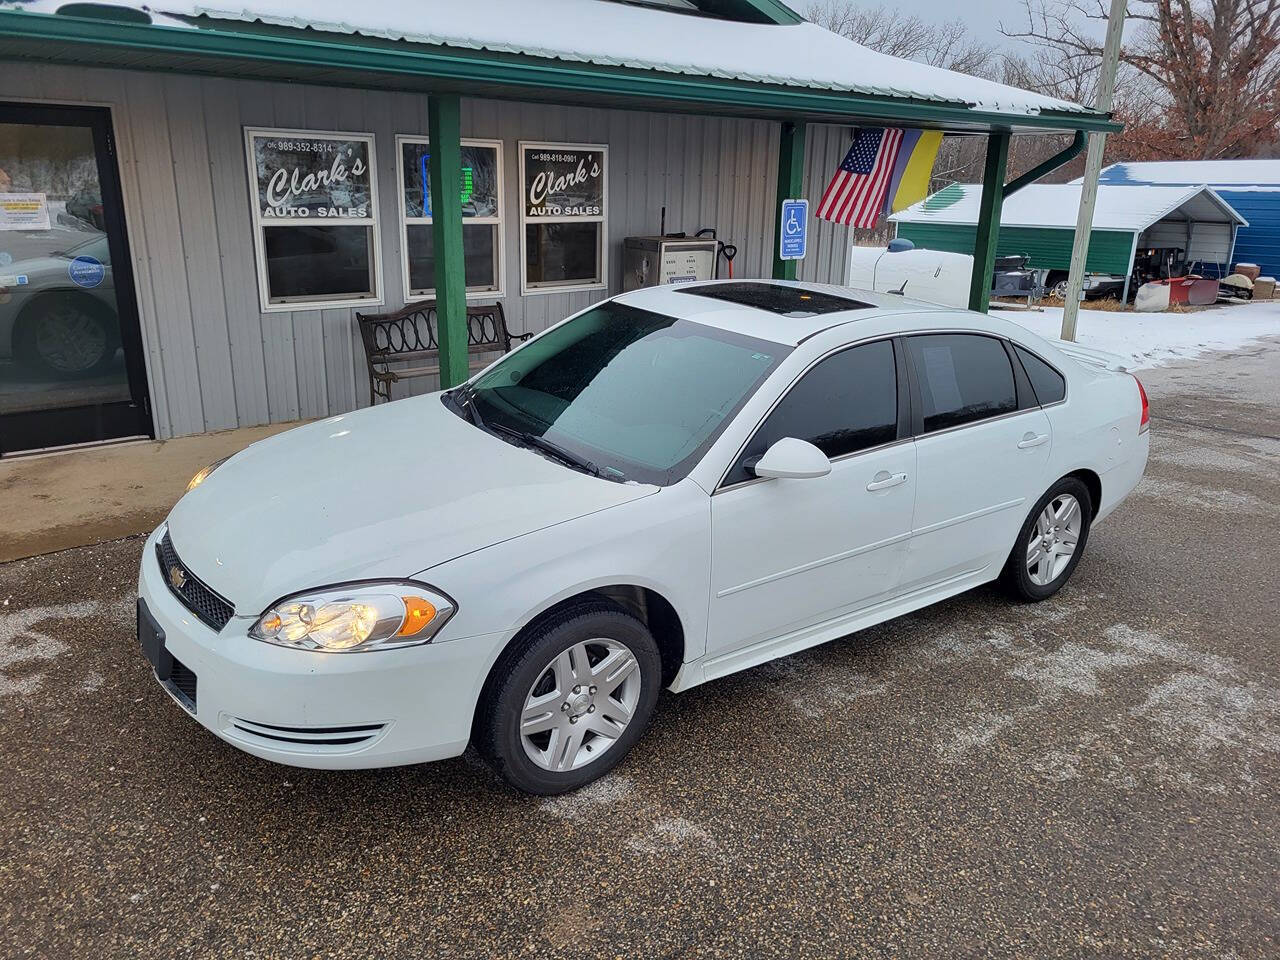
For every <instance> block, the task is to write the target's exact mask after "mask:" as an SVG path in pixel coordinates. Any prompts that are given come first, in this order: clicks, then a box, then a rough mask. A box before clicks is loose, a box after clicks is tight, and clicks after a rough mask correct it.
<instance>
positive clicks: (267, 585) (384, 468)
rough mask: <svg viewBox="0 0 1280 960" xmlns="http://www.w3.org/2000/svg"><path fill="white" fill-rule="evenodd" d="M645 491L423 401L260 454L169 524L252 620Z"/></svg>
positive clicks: (235, 466) (202, 492)
mask: <svg viewBox="0 0 1280 960" xmlns="http://www.w3.org/2000/svg"><path fill="white" fill-rule="evenodd" d="M657 490H658V488H657V487H654V486H649V485H644V484H631V483H616V482H614V481H611V480H602V479H599V478H598V477H592V476H589V475H587V474H584V473H580V472H579V471H576V470H572V469H570V468H568V467H566V466H563V465H562V464H560V463H557V462H554V461H552V460H548V459H546V458H545V457H543V456H542V455H540V454H538V453H535V452H533V451H531V450H528V449H525V448H522V447H516V446H513V445H512V444H509V443H507V442H505V441H503V440H500V439H498V438H497V437H495V436H493V435H491V434H489V433H486V432H484V431H483V430H480V429H478V428H477V427H475V426H474V425H473V424H471V423H469V422H467V421H465V420H463V419H461V418H460V417H458V416H456V415H455V414H454V413H452V412H451V411H450V410H448V409H447V408H446V407H445V406H444V404H443V403H442V402H441V400H440V395H439V394H429V395H426V396H421V397H414V398H411V399H408V400H400V401H397V402H395V403H391V404H386V405H383V406H379V407H372V408H367V409H364V410H360V411H357V412H355V413H351V414H346V415H344V416H339V417H332V418H330V419H328V420H322V421H319V422H317V423H312V424H308V425H307V426H304V427H298V428H297V429H294V430H289V431H288V432H286V433H282V434H278V435H276V436H274V437H270V438H268V439H266V440H262V441H259V442H258V443H255V444H253V445H252V446H250V447H248V448H246V449H245V450H243V451H241V452H240V453H238V454H236V455H235V456H234V457H232V458H231V459H230V460H228V461H227V462H226V463H225V464H223V465H222V466H221V467H219V468H218V470H217V471H216V472H215V473H213V474H212V475H211V476H210V477H209V479H207V480H206V481H205V482H204V483H203V484H201V485H200V486H199V487H197V488H196V489H195V490H193V491H191V492H190V493H188V494H187V495H186V496H184V497H183V498H182V499H181V500H179V501H178V505H177V506H176V507H174V508H173V511H172V512H171V513H170V514H169V520H168V523H169V532H170V535H171V537H172V538H173V546H174V549H175V550H176V551H177V553H178V555H179V556H180V557H181V558H182V561H183V563H184V564H186V566H187V567H188V568H189V569H190V570H191V572H192V573H193V574H195V575H196V576H197V577H199V578H200V579H201V580H203V581H204V582H205V583H206V584H208V585H209V586H210V587H212V588H213V589H214V590H216V591H217V592H218V593H220V594H222V595H223V596H224V597H226V598H227V599H228V600H230V601H231V602H232V603H233V604H234V605H235V609H236V614H237V615H238V616H257V615H258V614H260V613H261V612H262V611H263V610H264V609H265V608H266V607H267V606H268V605H269V604H270V603H271V602H273V601H275V600H278V599H279V598H280V597H283V596H285V595H287V594H290V593H294V592H297V591H300V590H309V589H311V588H313V587H318V586H324V585H327V584H333V583H342V582H346V581H351V580H360V579H366V578H377V577H408V576H412V575H413V574H415V573H418V572H420V571H423V570H425V569H427V568H429V567H433V566H436V565H437V564H440V563H443V562H445V561H446V560H451V559H453V558H454V557H459V556H462V555H463V554H466V553H471V552H472V551H475V550H479V549H481V548H483V547H488V546H491V545H493V544H496V543H500V542H502V541H504V540H509V539H511V538H513V537H518V536H521V535H523V534H526V533H532V532H533V531H535V530H540V529H542V528H544V527H549V526H553V525H555V524H558V523H564V522H565V521H567V520H572V519H574V518H575V517H580V516H584V515H586V514H588V513H594V512H596V511H598V510H603V509H606V508H608V507H612V506H616V505H618V504H621V503H625V502H627V501H629V500H635V499H637V498H639V497H643V496H647V495H649V494H651V493H654V492H656V491H657Z"/></svg>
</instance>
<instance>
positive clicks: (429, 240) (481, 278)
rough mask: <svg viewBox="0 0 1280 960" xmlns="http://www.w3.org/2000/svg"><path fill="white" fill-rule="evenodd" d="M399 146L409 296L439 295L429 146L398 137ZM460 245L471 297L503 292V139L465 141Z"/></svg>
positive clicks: (406, 282) (459, 187) (402, 222)
mask: <svg viewBox="0 0 1280 960" xmlns="http://www.w3.org/2000/svg"><path fill="white" fill-rule="evenodd" d="M396 141H397V145H398V147H399V151H398V154H399V179H400V201H401V212H402V216H401V225H402V229H403V231H404V233H403V243H402V244H401V247H402V248H403V250H404V254H403V256H404V276H405V299H406V300H422V299H429V298H432V297H434V296H435V282H436V281H435V244H434V239H433V236H432V230H431V177H430V173H429V171H428V160H429V158H430V156H431V147H430V145H429V144H428V142H427V140H426V139H425V138H422V137H406V136H401V137H397V138H396ZM458 189H459V191H460V192H461V196H462V247H463V257H464V263H465V267H464V269H465V273H466V280H467V295H468V296H486V297H490V298H492V297H498V296H501V295H502V143H501V142H500V141H496V140H463V141H462V182H461V183H460V184H459V185H458Z"/></svg>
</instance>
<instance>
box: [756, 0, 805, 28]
mask: <svg viewBox="0 0 1280 960" xmlns="http://www.w3.org/2000/svg"><path fill="white" fill-rule="evenodd" d="M741 2H742V4H743V5H744V6H747V7H751V8H752V9H753V10H755V11H756V12H757V13H758V14H760V16H761V17H762V18H764V19H767V20H769V21H770V22H771V23H777V24H797V23H804V17H802V16H800V14H798V13H796V12H795V11H794V10H792V9H791V8H790V7H788V6H787V5H786V4H785V3H779V2H778V0H741Z"/></svg>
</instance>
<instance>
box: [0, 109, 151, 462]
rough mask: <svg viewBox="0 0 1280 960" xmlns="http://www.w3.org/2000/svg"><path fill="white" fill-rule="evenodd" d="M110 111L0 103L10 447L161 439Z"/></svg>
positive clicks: (2, 337) (0, 306) (2, 345)
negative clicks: (152, 407) (151, 401)
mask: <svg viewBox="0 0 1280 960" xmlns="http://www.w3.org/2000/svg"><path fill="white" fill-rule="evenodd" d="M129 263H130V261H129V251H128V244H127V241H126V238H125V230H124V210H123V206H122V203H121V199H120V181H119V176H118V174H117V171H116V165H115V150H114V143H113V140H112V136H111V115H110V113H109V112H108V111H107V110H105V109H100V108H93V107H54V106H36V105H24V104H5V103H0V455H3V454H11V453H16V452H21V451H28V450H40V449H46V448H49V447H60V446H67V445H70V444H76V443H87V442H92V441H97V440H114V439H119V438H123V437H136V436H143V437H149V436H152V427H151V414H150V411H149V409H148V404H147V386H146V372H145V367H144V365H143V361H142V341H141V335H140V333H139V327H138V309H137V300H136V298H135V295H134V287H133V275H132V271H131V270H130V267H129Z"/></svg>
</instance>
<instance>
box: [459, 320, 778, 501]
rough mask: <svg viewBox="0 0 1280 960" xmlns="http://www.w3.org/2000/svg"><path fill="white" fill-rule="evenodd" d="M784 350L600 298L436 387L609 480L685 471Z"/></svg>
mask: <svg viewBox="0 0 1280 960" xmlns="http://www.w3.org/2000/svg"><path fill="white" fill-rule="evenodd" d="M790 352H791V348H790V347H787V346H783V345H781V344H777V343H771V342H769V341H766V340H756V339H754V338H751V337H746V336H742V335H740V334H736V333H731V332H729V331H726V330H720V329H717V328H715V327H709V326H706V325H704V324H700V323H694V322H692V321H689V320H679V319H676V318H675V317H668V316H663V315H661V314H657V313H650V312H649V311H647V310H640V309H637V308H635V307H630V306H626V305H625V304H621V303H614V302H610V303H604V304H601V305H600V306H598V307H596V308H594V309H592V310H589V311H587V312H586V313H583V314H581V315H579V316H577V317H574V318H573V319H572V320H569V321H567V322H566V323H563V324H561V325H560V326H558V327H556V328H554V329H553V330H550V331H549V332H547V333H546V334H544V335H543V336H541V337H539V338H538V339H536V340H534V341H532V342H531V343H529V344H528V345H527V346H525V347H522V348H521V349H520V350H517V351H515V352H514V353H512V354H510V355H509V356H507V357H505V358H503V359H502V360H501V361H500V362H499V363H498V364H497V365H495V366H494V367H493V368H491V369H490V370H488V371H487V372H485V373H484V374H482V375H481V376H480V377H478V378H477V379H476V380H474V381H472V382H471V383H470V384H468V385H466V386H464V387H462V388H461V389H460V390H457V391H454V392H453V393H451V394H448V395H446V396H447V397H448V398H449V402H450V405H451V406H452V407H453V408H454V410H455V411H456V412H458V413H459V415H462V416H466V417H468V418H469V419H470V420H471V421H472V422H473V423H475V424H476V425H477V426H479V427H481V428H482V429H486V430H489V431H490V432H491V433H495V434H497V435H498V436H501V437H503V438H504V439H507V440H508V441H510V442H513V443H523V444H526V445H528V446H530V447H534V448H537V449H539V450H540V451H541V452H543V453H545V454H547V455H548V456H551V457H553V458H556V459H559V460H562V461H563V462H565V463H566V464H567V465H569V466H572V467H575V468H577V469H580V470H584V471H586V472H588V473H594V474H597V475H599V476H601V477H604V478H606V479H611V480H619V481H624V480H634V481H638V482H641V483H654V484H659V485H662V486H666V485H669V484H672V483H675V482H677V481H678V480H680V479H682V478H683V477H684V476H685V475H686V474H688V472H689V471H690V470H691V469H693V467H694V465H695V464H696V463H697V462H698V460H699V458H700V457H701V456H702V454H703V453H704V452H705V451H706V449H707V448H708V447H709V446H710V445H711V444H712V442H713V441H714V440H715V439H716V437H717V436H719V435H720V432H721V430H723V429H724V427H725V426H726V425H727V424H728V423H729V421H730V419H731V418H732V417H733V415H734V414H735V413H736V412H737V411H738V410H739V409H740V408H741V407H742V405H743V404H744V403H746V401H747V400H748V399H749V398H750V397H751V395H752V394H753V393H754V392H755V391H756V389H757V388H758V387H759V386H760V384H761V383H763V382H764V379H765V378H766V377H767V376H768V375H769V373H770V372H771V371H772V370H773V369H774V368H775V367H776V366H777V365H778V363H779V362H781V360H782V359H783V358H784V357H785V356H786V355H787V354H788V353H790Z"/></svg>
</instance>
